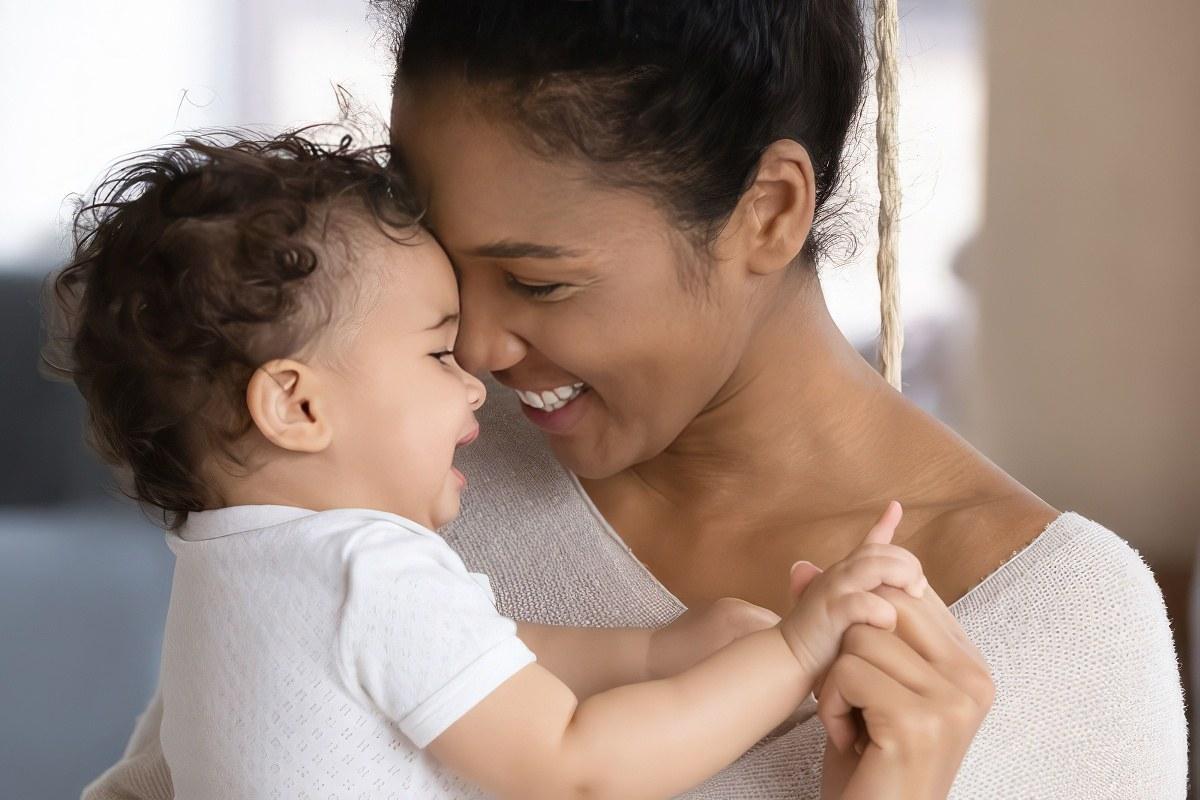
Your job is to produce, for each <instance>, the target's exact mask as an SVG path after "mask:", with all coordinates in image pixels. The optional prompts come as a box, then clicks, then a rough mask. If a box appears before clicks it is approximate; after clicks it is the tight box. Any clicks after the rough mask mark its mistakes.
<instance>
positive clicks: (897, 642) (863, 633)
mask: <svg viewBox="0 0 1200 800" xmlns="http://www.w3.org/2000/svg"><path fill="white" fill-rule="evenodd" d="M841 653H842V654H843V655H852V656H857V657H858V658H861V659H862V660H864V661H866V662H867V663H869V664H871V665H872V666H874V667H876V668H877V669H879V670H881V671H882V672H885V673H887V674H888V675H890V676H891V677H892V678H893V679H894V680H895V681H896V682H897V683H899V684H900V685H901V686H904V687H905V688H906V689H908V690H909V691H911V692H913V693H914V694H918V695H923V696H933V695H935V694H939V693H941V694H944V693H946V692H947V691H952V690H953V686H952V685H951V684H950V683H949V682H948V681H947V680H946V679H945V678H944V677H943V676H942V675H941V673H939V672H937V671H936V670H934V669H931V668H930V665H929V663H928V662H927V661H925V659H923V658H921V656H919V655H917V653H916V652H915V651H914V650H913V649H912V648H911V647H909V646H908V644H907V643H906V642H904V641H903V640H902V639H900V638H899V637H898V636H896V635H895V634H894V633H889V632H887V631H884V630H879V629H878V628H875V627H871V626H869V625H854V626H852V627H851V628H850V629H848V630H847V631H846V633H845V635H844V636H842V649H841Z"/></svg>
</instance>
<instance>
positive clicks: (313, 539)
mask: <svg viewBox="0 0 1200 800" xmlns="http://www.w3.org/2000/svg"><path fill="white" fill-rule="evenodd" d="M167 539H168V544H169V545H170V547H171V550H172V551H174V553H175V580H174V583H173V585H172V589H171V607H170V610H169V611H168V612H167V627H166V634H165V638H164V642H163V656H162V674H161V681H162V684H161V688H162V696H163V718H162V729H161V742H162V749H163V754H164V755H165V757H166V761H167V765H168V767H169V768H170V771H171V775H172V777H173V778H174V782H175V792H176V796H177V797H179V798H182V800H200V799H201V798H212V799H213V800H218V799H220V800H228V798H234V797H238V798H242V797H245V798H249V797H263V798H276V797H277V798H292V797H313V798H317V797H320V798H327V797H335V796H336V797H359V796H371V797H380V798H385V797H392V796H396V797H421V798H438V797H463V796H469V795H475V794H477V792H476V790H475V789H473V788H472V787H471V786H470V785H468V784H466V783H465V782H463V781H462V780H461V779H459V778H457V777H456V776H454V775H453V774H452V773H449V772H448V771H446V770H444V769H443V768H442V767H441V766H440V765H439V764H438V763H437V762H436V761H435V760H434V759H433V758H432V757H431V756H429V755H427V754H426V753H424V752H422V750H421V748H423V747H425V746H426V745H428V744H429V742H431V741H432V740H433V739H435V738H437V736H438V735H439V734H440V733H442V731H444V730H445V729H446V728H447V727H449V726H450V725H451V724H452V723H453V722H454V721H455V720H457V719H459V718H460V717H461V716H462V715H463V714H465V713H466V712H467V711H469V710H470V709H471V708H472V707H473V706H475V704H477V703H478V702H479V701H480V700H482V699H483V698H484V697H486V696H487V695H488V694H489V693H491V692H492V691H493V690H494V689H495V688H496V687H497V686H499V685H500V684H501V683H503V682H504V681H505V680H507V679H508V678H510V677H511V676H512V675H513V674H514V673H516V672H517V671H518V670H520V669H521V668H522V667H524V666H526V665H527V664H529V663H530V662H532V661H533V660H534V657H533V654H532V653H531V652H530V651H529V649H528V648H526V647H525V645H524V644H523V643H522V642H521V640H520V639H518V638H517V635H516V625H515V624H514V623H513V622H512V621H511V620H508V619H506V618H504V617H502V616H501V615H500V613H499V612H498V611H496V606H495V598H494V597H493V595H492V591H491V588H490V586H489V584H488V579H487V578H486V577H484V576H483V575H479V574H473V573H470V572H468V571H467V568H466V567H465V566H464V565H463V562H462V559H460V558H459V557H458V556H457V555H456V554H455V553H454V551H453V550H451V549H450V548H449V547H448V546H447V545H446V543H445V541H444V540H443V539H442V538H441V537H440V536H438V535H437V534H436V533H433V532H432V531H430V530H427V529H426V528H423V527H422V526H420V525H418V524H417V523H415V522H412V521H410V520H407V519H404V518H403V517H398V516H396V515H394V514H388V513H385V512H382V511H370V510H364V509H339V510H336V511H325V512H321V513H316V512H313V511H309V510H305V509H299V508H290V507H285V506H237V507H233V508H225V509H221V510H219V511H207V512H204V513H201V514H193V515H191V517H190V518H189V520H188V522H187V525H186V526H185V527H184V528H183V529H182V530H181V531H180V534H179V535H178V536H176V535H173V534H168V537H167ZM364 792H365V794H364Z"/></svg>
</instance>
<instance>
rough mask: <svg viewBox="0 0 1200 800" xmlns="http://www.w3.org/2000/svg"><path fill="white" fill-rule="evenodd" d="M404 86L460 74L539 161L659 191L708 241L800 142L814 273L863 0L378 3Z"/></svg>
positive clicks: (808, 256)
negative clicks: (575, 165)
mask: <svg viewBox="0 0 1200 800" xmlns="http://www.w3.org/2000/svg"><path fill="white" fill-rule="evenodd" d="M373 5H374V6H375V8H376V10H377V11H379V12H381V13H382V15H383V16H384V17H385V19H386V20H387V21H388V22H390V23H391V24H392V25H393V26H394V29H395V31H396V55H397V82H398V83H402V82H405V81H415V82H420V81H422V80H425V79H428V78H437V77H446V76H451V77H457V78H461V79H464V80H465V81H466V82H467V83H468V84H469V85H472V86H478V87H479V88H480V89H482V90H483V91H481V92H480V97H481V98H486V102H487V103H488V105H490V106H491V107H493V108H495V109H499V110H501V111H502V112H503V113H506V114H508V115H509V116H510V119H511V120H512V121H514V122H516V123H518V124H517V129H518V130H519V131H520V132H521V133H522V134H524V136H525V139H526V140H527V142H528V143H529V144H530V145H531V146H532V147H533V149H534V150H535V152H537V153H539V154H542V155H545V156H555V155H563V154H570V155H575V156H578V157H581V158H583V159H584V160H586V161H589V162H591V163H592V164H593V165H594V166H595V170H596V174H597V175H598V177H599V178H600V179H601V180H602V181H605V182H606V183H609V184H610V185H618V186H624V187H629V188H638V189H643V190H647V191H649V192H650V193H651V194H652V196H654V197H656V198H657V199H658V200H659V201H660V202H662V203H663V204H664V207H665V208H666V209H667V210H668V211H670V212H671V213H672V215H673V217H674V219H675V220H676V221H677V223H678V224H679V225H680V226H681V227H682V228H683V229H685V230H688V231H691V232H693V233H696V234H698V237H699V239H700V240H701V241H703V242H708V241H711V238H712V236H713V235H714V234H715V233H717V232H718V231H719V230H720V227H721V226H722V225H723V224H724V222H725V221H726V220H727V219H728V216H729V214H730V213H731V212H732V211H733V208H734V207H735V205H736V204H737V202H738V199H739V198H740V197H741V195H742V194H743V193H744V192H745V190H746V189H747V188H748V187H749V185H750V183H751V182H752V181H753V178H754V175H755V171H756V168H757V165H758V161H759V159H760V157H761V155H762V153H763V151H764V150H765V149H766V148H767V147H768V146H769V145H770V144H771V143H772V142H774V141H777V140H779V139H793V140H795V141H797V142H799V143H800V144H801V145H803V146H804V148H805V149H806V150H807V151H808V154H809V157H810V158H811V159H812V163H813V168H814V171H815V174H816V199H817V221H816V224H815V225H814V227H813V233H812V235H810V237H809V239H808V241H807V243H806V244H805V248H804V251H803V256H804V257H805V260H806V261H807V262H808V263H814V264H815V263H816V260H817V259H818V257H819V256H820V255H821V254H822V253H823V252H824V251H825V250H826V249H827V246H828V245H829V243H830V242H829V239H830V237H831V236H832V232H831V230H830V229H831V225H830V224H829V223H830V222H831V221H832V220H833V218H834V217H836V215H837V209H836V208H831V207H830V206H831V204H830V198H831V197H832V196H834V194H835V192H837V190H838V189H839V184H840V180H841V174H842V173H841V162H842V152H843V149H844V146H845V144H846V140H847V135H848V132H849V131H850V129H851V126H852V124H853V123H854V121H855V119H856V117H857V115H858V112H859V109H860V106H861V100H862V90H863V82H864V79H865V67H864V62H865V43H864V37H863V29H862V20H861V16H860V11H859V7H858V0H374V2H373Z"/></svg>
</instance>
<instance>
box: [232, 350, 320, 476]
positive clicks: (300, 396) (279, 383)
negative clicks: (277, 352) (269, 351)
mask: <svg viewBox="0 0 1200 800" xmlns="http://www.w3.org/2000/svg"><path fill="white" fill-rule="evenodd" d="M327 401H328V397H327V396H326V395H325V394H324V392H323V390H322V386H321V381H320V379H319V378H318V377H317V375H316V373H315V372H313V370H312V369H310V368H309V367H308V366H307V365H305V364H302V363H300V362H299V361H293V360H292V359H290V358H279V359H275V360H274V361H268V362H267V363H266V364H263V365H262V366H261V367H259V368H258V369H257V370H255V371H254V374H253V375H251V376H250V384H249V385H248V386H247V387H246V408H247V409H249V411H250V417H251V419H253V420H254V424H255V425H256V426H257V427H258V430H259V432H260V433H262V435H263V437H264V438H266V440H267V441H269V442H270V443H271V444H273V445H275V446H277V447H280V448H282V449H284V450H291V451H292V452H296V453H319V452H321V451H322V450H324V449H325V448H327V447H329V444H330V442H332V441H333V427H332V425H331V424H330V420H329V415H328V414H327V413H326V411H327V409H326V405H327Z"/></svg>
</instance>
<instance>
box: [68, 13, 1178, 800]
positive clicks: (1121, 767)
mask: <svg viewBox="0 0 1200 800" xmlns="http://www.w3.org/2000/svg"><path fill="white" fill-rule="evenodd" d="M376 5H377V6H378V9H379V10H380V11H381V12H382V13H383V14H385V15H387V16H389V17H390V18H391V19H392V20H394V21H395V22H396V24H397V26H398V30H400V31H401V36H400V38H399V39H398V44H399V45H400V46H399V48H398V73H397V80H396V102H395V106H394V112H393V135H394V138H395V144H396V146H397V151H398V154H399V155H400V156H401V158H402V159H403V160H404V162H405V163H406V165H407V167H408V169H409V170H410V171H411V173H412V174H413V176H414V178H415V180H416V181H417V184H418V186H419V187H420V188H422V190H423V191H424V192H425V196H426V197H427V198H428V209H429V211H428V222H429V224H430V226H431V228H432V230H433V231H434V232H435V234H436V235H437V236H438V238H439V240H440V241H441V243H442V244H443V246H444V247H445V248H446V250H447V252H448V253H449V254H450V256H451V258H452V259H453V261H454V264H455V267H456V269H457V270H458V273H459V276H460V285H461V291H462V307H463V318H462V324H461V332H460V336H459V341H458V346H457V354H458V357H459V360H460V362H461V363H462V364H463V365H464V366H465V367H467V368H468V369H470V370H472V371H474V372H477V373H484V372H488V373H491V375H492V376H493V377H494V379H495V380H496V381H497V382H498V383H499V384H501V385H503V386H506V387H509V388H511V389H512V390H514V391H513V392H505V391H504V390H503V389H501V388H500V387H499V386H496V385H493V386H492V387H491V389H492V391H491V397H492V399H491V401H490V402H489V404H488V405H487V406H486V407H485V408H484V410H483V412H482V414H481V420H482V422H483V426H484V431H485V435H484V436H483V437H482V439H481V440H480V441H479V442H477V443H476V444H474V445H473V446H472V447H471V448H470V449H468V450H467V451H465V453H464V456H465V459H466V461H465V464H464V468H465V471H466V472H467V474H468V475H470V476H472V478H473V480H474V495H473V496H470V497H469V505H468V507H467V509H466V512H465V513H464V515H463V517H462V519H461V520H460V522H459V523H458V524H457V525H456V526H455V527H454V528H453V530H452V531H451V532H450V534H449V536H448V538H449V539H450V541H451V542H452V544H454V545H455V546H456V547H457V548H458V549H459V550H460V552H461V553H462V554H463V556H464V558H465V559H466V560H467V562H468V564H469V565H470V566H471V567H472V568H474V569H479V570H481V571H484V572H486V573H488V574H489V575H490V576H491V577H492V580H493V582H494V585H495V587H496V589H497V594H498V596H499V597H500V600H501V610H502V611H504V612H505V613H508V614H510V615H512V616H515V617H517V618H521V619H528V620H534V621H539V622H548V623H574V624H593V625H623V624H643V625H655V624H661V623H664V622H666V621H668V620H670V619H671V618H672V617H674V616H675V615H677V614H678V613H680V612H681V611H682V610H683V609H684V608H686V607H687V606H690V605H695V604H703V603H706V602H709V601H712V600H715V599H716V598H719V597H723V596H736V597H742V598H745V599H747V600H750V601H752V602H755V603H758V604H760V605H763V606H766V607H768V608H771V609H774V610H776V611H782V610H783V609H785V608H787V607H788V606H789V604H790V594H789V586H788V584H787V581H786V579H784V578H782V577H780V576H781V575H783V574H784V572H786V570H785V569H781V565H787V564H791V563H792V562H794V561H796V560H798V559H805V560H807V561H809V562H812V564H815V565H816V567H811V568H806V569H815V568H819V567H821V566H824V565H828V564H830V563H833V562H834V561H836V560H838V559H839V558H841V557H842V556H843V555H845V554H846V553H847V552H848V551H849V550H850V549H851V547H852V546H853V545H854V544H855V537H856V536H857V535H858V532H859V531H861V530H863V529H864V527H866V526H868V525H869V523H870V522H871V521H872V519H873V518H874V516H876V515H877V513H878V511H879V509H881V508H882V507H883V506H884V504H885V503H886V501H887V500H889V499H892V498H897V499H900V500H901V501H902V502H903V503H904V505H905V508H906V516H905V521H904V523H903V525H902V527H901V530H900V533H899V534H898V536H897V541H898V542H900V543H901V544H903V545H904V546H905V547H907V548H908V549H910V550H911V551H913V552H914V553H915V554H916V555H917V556H918V557H919V558H920V559H921V561H922V562H923V563H924V565H925V568H926V574H927V576H928V578H929V580H930V583H931V585H932V587H933V589H934V590H935V591H936V595H937V596H934V594H933V593H927V600H926V601H912V600H910V599H908V598H906V597H904V596H903V595H901V594H899V593H889V594H888V597H889V599H891V600H892V601H893V602H894V603H896V605H897V606H898V608H899V610H900V624H899V626H898V629H897V631H896V632H895V634H894V635H893V634H885V633H879V632H875V631H872V630H870V629H867V628H856V629H854V630H853V631H852V632H851V633H850V634H849V635H847V636H846V638H845V640H844V642H843V648H842V654H841V656H840V657H839V659H838V661H837V663H836V664H835V666H834V668H833V669H832V670H831V671H830V673H829V675H828V677H827V678H826V680H825V683H824V685H823V686H822V687H821V691H820V694H819V699H820V701H821V702H820V707H821V710H820V713H819V715H818V717H812V718H808V719H806V720H805V721H803V722H801V723H800V724H798V725H796V726H794V727H792V728H791V729H789V730H786V731H782V732H779V733H778V734H777V735H776V736H774V737H773V738H770V739H768V740H766V741H764V742H763V743H761V744H760V745H759V746H758V747H756V748H755V749H754V750H752V751H751V752H750V753H749V754H747V755H746V756H745V757H743V758H742V759H741V760H739V761H738V762H737V763H735V764H734V765H732V766H731V767H730V768H728V769H727V770H725V771H724V772H723V773H721V774H720V775H718V776H716V777H715V778H713V779H712V780H710V781H709V782H707V783H706V784H704V785H703V786H701V787H699V788H698V789H697V790H696V791H695V792H694V793H693V794H692V795H691V796H695V797H704V798H741V797H772V798H774V797H779V798H783V797H812V796H816V795H817V794H818V793H820V794H822V796H825V797H837V796H841V794H842V793H843V791H846V790H847V788H848V787H849V789H853V790H856V791H859V792H860V793H861V795H862V796H871V797H913V798H916V797H920V798H929V797H941V796H945V795H946V794H947V792H949V791H951V784H952V783H953V792H952V793H953V795H954V796H956V797H993V796H995V797H1055V798H1071V797H1078V798H1084V797H1088V798H1091V797H1094V796H1110V797H1135V796H1136V797H1150V796H1153V797H1183V796H1184V792H1185V783H1186V767H1185V754H1184V747H1185V745H1184V722H1183V710H1182V698H1181V693H1180V687H1179V678H1178V672H1177V669H1176V664H1175V656H1174V651H1173V645H1172V643H1171V635H1170V630H1169V627H1168V624H1167V621H1166V617H1165V614H1164V610H1163V606H1162V601H1161V596H1160V594H1159V592H1158V589H1157V587H1156V586H1155V584H1154V582H1153V579H1152V577H1151V575H1150V573H1149V571H1148V570H1147V569H1146V567H1145V566H1144V565H1143V564H1142V562H1141V561H1140V559H1139V558H1138V557H1137V555H1136V554H1135V553H1133V551H1131V550H1130V549H1129V548H1128V547H1127V546H1126V545H1125V544H1124V543H1123V542H1121V541H1120V540H1119V539H1118V538H1117V537H1115V536H1114V535H1113V534H1111V533H1110V532H1108V531H1106V530H1105V529H1104V528H1102V527H1100V526H1099V525H1097V524H1096V523H1092V522H1089V521H1087V520H1085V519H1083V518H1081V517H1079V516H1077V515H1074V514H1060V513H1059V512H1058V511H1057V510H1055V509H1053V508H1051V507H1050V506H1048V505H1047V504H1046V503H1044V502H1042V501H1041V500H1040V499H1039V498H1037V497H1036V496H1034V495H1033V494H1032V493H1031V492H1029V491H1028V490H1027V489H1025V488H1024V487H1022V486H1020V485H1019V484H1018V483H1016V481H1014V480H1013V479H1012V478H1010V477H1009V476H1007V475H1005V474H1004V473H1003V472H1002V471H1001V470H999V469H998V468H997V467H996V466H995V465H993V464H991V463H990V462H989V461H987V460H986V459H985V458H984V457H983V456H981V455H980V454H978V453H977V452H975V451H974V450H973V449H971V448H970V447H969V446H968V445H967V444H966V443H965V442H963V441H962V440H961V439H960V438H958V437H957V436H955V435H954V434H953V433H952V432H951V431H949V430H947V429H946V428H945V427H943V426H942V425H940V424H939V423H937V422H936V421H935V420H933V419H931V418H929V417H928V416H926V415H924V414H923V413H922V412H920V411H919V410H917V409H916V408H914V407H913V406H912V405H911V404H909V403H908V402H907V401H906V400H905V399H904V398H903V397H902V396H901V395H899V394H897V393H896V392H894V391H892V390H891V388H890V387H889V386H888V385H887V384H886V383H885V382H884V381H883V380H882V379H881V378H880V377H879V376H878V375H877V374H876V373H875V372H874V371H873V370H872V369H871V368H870V366H869V365H867V364H866V363H865V362H863V361H862V359H861V358H859V356H858V355H857V353H856V352H855V351H854V350H853V348H851V347H850V346H849V344H848V343H847V342H846V341H845V339H844V338H843V337H842V336H841V334H840V333H839V332H838V330H837V329H836V327H835V326H834V325H833V323H832V321H831V320H830V317H829V314H828V312H827V310H826V308H825V305H824V301H823V298H822V295H821V290H820V285H819V282H818V280H817V277H816V265H817V263H818V262H819V260H820V256H821V254H822V252H823V250H824V248H825V247H826V246H827V245H828V243H829V241H830V239H831V238H833V237H834V236H835V235H836V232H837V228H836V224H837V213H836V207H835V206H834V205H833V204H832V201H831V200H830V198H831V196H833V194H834V191H835V189H836V188H837V185H838V177H839V175H840V160H841V157H842V150H843V145H844V143H845V140H846V136H847V133H848V131H849V130H850V128H851V124H852V122H853V119H854V117H855V114H856V113H857V111H858V109H859V106H860V102H861V92H862V85H863V72H864V69H863V61H864V47H863V42H862V23H861V20H860V19H859V16H858V12H857V6H856V3H855V2H854V0H807V1H806V2H800V0H792V1H791V2H785V3H781V2H779V1H778V0H754V1H753V2H752V1H751V0H746V2H736V3H734V2H723V1H719V0H686V2H685V0H677V2H661V3H643V4H635V3H619V2H566V1H565V0H564V1H562V2H558V1H556V2H552V3H545V2H518V1H517V0H477V2H465V0H424V1H423V2H417V3H415V11H412V12H411V13H412V18H411V21H408V23H407V27H405V22H406V20H407V15H408V14H409V7H410V6H412V5H414V4H413V3H409V2H404V1H403V0H395V2H390V3H389V2H378V3H377V4H376ZM518 409H519V410H518ZM521 417H524V419H522V418H521ZM530 423H532V424H530ZM939 597H940V598H941V599H938V598H939ZM942 600H944V601H945V602H947V603H950V604H951V610H952V613H951V611H947V609H946V607H945V605H943V604H942ZM972 643H974V644H972ZM976 646H978V648H979V649H978V650H977V649H976ZM980 651H982V655H981V654H980ZM989 669H990V677H989ZM993 698H994V704H993ZM989 708H990V713H989ZM154 711H155V708H154V707H152V709H151V713H150V714H148V715H147V716H146V718H145V719H144V720H143V723H142V724H141V725H140V726H139V731H138V732H137V733H135V737H134V741H133V742H132V743H131V749H130V753H129V755H128V757H127V760H126V761H124V762H122V764H119V765H118V766H117V767H116V768H114V770H113V771H111V772H110V773H109V774H108V775H107V776H106V777H105V778H104V779H102V780H101V781H100V782H98V784H97V785H95V786H94V787H93V794H92V795H91V796H93V797H114V796H126V795H122V794H121V792H126V793H128V794H133V795H135V796H139V797H160V796H161V797H166V796H169V791H170V784H169V777H168V776H167V775H166V773H165V768H164V767H163V765H162V762H161V756H160V755H159V754H158V752H157V745H156V740H157V726H156V722H155V715H154V713H153V712H154ZM985 715H986V719H985ZM981 723H982V725H981ZM825 728H829V729H830V730H832V731H837V732H838V734H839V735H838V738H845V737H846V736H849V735H859V736H860V737H861V738H860V740H859V745H858V746H857V747H847V748H843V749H838V748H835V747H832V746H828V745H827V739H826V736H825V734H824V729H825ZM977 731H978V735H976V732H977ZM972 737H974V740H973V741H972ZM968 748H969V749H968ZM860 751H861V752H860ZM964 755H965V758H964ZM960 764H961V770H960V769H959V767H960ZM956 772H957V773H958V774H957V778H956ZM822 782H823V783H824V785H823V786H822ZM129 787H140V788H136V789H133V790H131V789H130V788H129Z"/></svg>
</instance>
